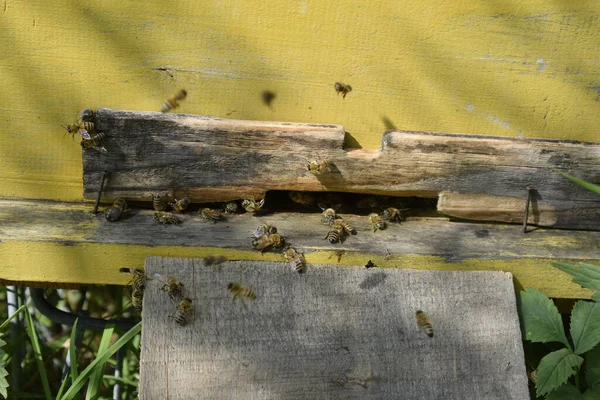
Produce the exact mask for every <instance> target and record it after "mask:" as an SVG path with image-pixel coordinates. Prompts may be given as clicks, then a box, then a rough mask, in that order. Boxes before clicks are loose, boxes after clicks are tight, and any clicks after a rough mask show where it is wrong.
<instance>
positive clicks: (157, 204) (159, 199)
mask: <svg viewBox="0 0 600 400" xmlns="http://www.w3.org/2000/svg"><path fill="white" fill-rule="evenodd" d="M152 207H154V210H156V211H166V210H167V208H168V207H169V203H168V202H167V201H166V200H165V199H164V198H163V196H161V195H160V194H158V193H156V194H153V195H152Z"/></svg>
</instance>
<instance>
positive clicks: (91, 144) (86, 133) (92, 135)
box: [63, 115, 107, 153]
mask: <svg viewBox="0 0 600 400" xmlns="http://www.w3.org/2000/svg"><path fill="white" fill-rule="evenodd" d="M63 128H65V130H66V131H67V133H68V134H70V135H71V136H72V137H75V135H76V134H78V135H79V136H81V147H82V148H84V149H94V150H97V151H99V152H101V153H107V151H106V148H104V146H103V145H102V144H103V143H104V140H106V136H107V135H106V133H105V132H97V131H96V125H95V124H94V123H93V122H91V121H84V120H83V115H80V116H79V118H78V119H77V120H76V121H75V122H73V123H71V124H68V125H67V126H63Z"/></svg>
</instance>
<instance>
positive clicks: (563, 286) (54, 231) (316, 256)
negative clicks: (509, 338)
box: [0, 200, 600, 297]
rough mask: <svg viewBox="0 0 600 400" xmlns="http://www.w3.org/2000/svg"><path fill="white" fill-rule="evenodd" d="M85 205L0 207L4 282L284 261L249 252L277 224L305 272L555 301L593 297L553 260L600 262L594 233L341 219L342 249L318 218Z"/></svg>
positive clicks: (114, 277)
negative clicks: (379, 224)
mask: <svg viewBox="0 0 600 400" xmlns="http://www.w3.org/2000/svg"><path fill="white" fill-rule="evenodd" d="M91 209H92V205H91V204H84V203H57V202H40V201H15V200H0V259H1V260H2V261H1V262H0V279H4V280H8V281H26V282H47V283H119V284H125V283H127V281H128V280H129V278H128V276H126V275H124V274H120V273H119V269H120V268H123V267H128V266H132V265H137V266H141V265H143V260H144V259H145V257H146V256H148V255H163V256H179V257H205V256H207V255H211V254H215V253H219V254H224V255H226V256H227V257H228V258H230V259H254V260H270V261H283V257H282V256H281V254H280V253H270V252H266V253H264V254H261V253H260V252H258V251H255V250H253V249H252V248H251V244H250V243H251V240H252V239H251V237H250V236H251V234H252V232H253V231H254V230H255V229H256V227H257V226H258V225H259V224H261V223H269V224H272V225H275V226H276V227H277V228H278V230H279V232H280V233H281V234H282V235H283V236H284V237H285V239H286V241H287V242H289V244H291V245H292V246H294V247H296V248H297V249H298V250H299V251H301V252H304V253H306V259H307V261H308V262H309V263H331V262H332V260H338V259H339V261H338V262H341V263H342V264H346V265H356V264H361V263H363V264H364V263H366V262H367V261H368V260H369V259H372V260H373V261H375V262H376V263H377V264H378V265H379V266H381V267H401V268H424V269H462V270H507V271H510V272H512V273H513V274H514V275H515V277H516V278H517V280H518V282H519V284H521V285H526V286H532V287H536V288H538V289H541V290H544V291H546V292H547V293H548V294H549V295H552V296H555V297H586V296H589V293H588V292H587V291H585V290H582V289H581V288H579V287H578V286H577V285H574V284H572V283H571V279H570V277H569V276H568V275H566V274H564V273H563V272H561V271H558V270H555V269H553V268H552V267H551V266H550V261H554V260H561V261H565V262H578V261H588V262H595V263H600V255H599V254H598V250H597V249H598V248H599V247H600V232H580V231H563V230H545V229H538V230H534V231H532V232H529V233H527V234H523V233H522V232H521V230H520V228H519V227H518V226H509V225H500V224H485V223H455V222H450V221H448V220H446V219H443V218H409V220H408V221H406V222H404V223H402V224H391V225H390V226H389V227H388V229H386V230H384V231H377V232H375V233H374V232H373V231H372V229H371V225H370V223H369V222H368V220H367V217H366V216H357V215H343V216H344V217H345V219H346V220H347V221H348V222H350V223H351V224H352V225H354V226H355V228H356V229H357V231H358V234H357V235H356V236H349V237H348V238H347V239H346V240H345V242H344V243H342V244H340V243H338V244H333V245H332V244H330V243H329V242H328V241H326V240H324V236H325V234H326V233H327V230H328V228H327V227H326V226H325V225H322V224H321V223H320V218H321V216H320V214H319V213H278V214H272V215H265V216H259V217H257V216H253V215H251V214H240V215H233V216H230V217H229V218H228V219H227V220H225V221H223V222H219V223H216V224H211V223H205V222H201V221H200V220H199V219H197V218H195V216H194V214H195V213H192V212H190V213H187V214H183V215H181V216H180V218H181V220H182V223H181V224H179V225H168V226H164V225H159V224H157V223H154V222H153V221H152V214H153V212H152V211H151V210H148V209H133V210H131V211H130V212H129V213H128V214H127V215H126V216H125V217H124V218H123V219H122V220H120V221H118V222H112V223H111V222H109V221H107V220H106V219H105V218H104V215H103V214H102V213H99V214H97V215H94V214H92V213H91V212H90V211H91Z"/></svg>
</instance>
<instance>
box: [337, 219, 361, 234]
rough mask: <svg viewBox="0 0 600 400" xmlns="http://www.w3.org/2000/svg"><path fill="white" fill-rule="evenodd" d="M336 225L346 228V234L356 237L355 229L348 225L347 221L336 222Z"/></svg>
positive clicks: (339, 220)
mask: <svg viewBox="0 0 600 400" xmlns="http://www.w3.org/2000/svg"><path fill="white" fill-rule="evenodd" d="M335 222H336V223H338V224H340V225H341V226H342V227H343V228H344V232H345V233H346V234H349V235H356V234H357V232H356V229H354V227H353V226H352V225H350V224H349V223H347V222H346V221H344V220H343V219H341V218H340V219H338V220H336V221H335Z"/></svg>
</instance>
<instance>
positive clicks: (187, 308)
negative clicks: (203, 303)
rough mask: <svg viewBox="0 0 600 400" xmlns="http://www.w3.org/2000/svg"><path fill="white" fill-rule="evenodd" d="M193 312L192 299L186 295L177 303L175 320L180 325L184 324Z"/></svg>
mask: <svg viewBox="0 0 600 400" xmlns="http://www.w3.org/2000/svg"><path fill="white" fill-rule="evenodd" d="M193 312H194V307H193V306H192V300H190V299H188V298H187V297H186V298H185V299H183V300H181V301H180V302H179V304H177V311H175V322H177V323H178V324H179V325H181V326H185V325H187V323H188V317H189V316H190V315H191V314H192V313H193Z"/></svg>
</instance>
